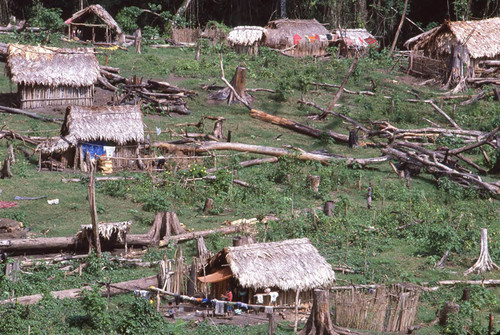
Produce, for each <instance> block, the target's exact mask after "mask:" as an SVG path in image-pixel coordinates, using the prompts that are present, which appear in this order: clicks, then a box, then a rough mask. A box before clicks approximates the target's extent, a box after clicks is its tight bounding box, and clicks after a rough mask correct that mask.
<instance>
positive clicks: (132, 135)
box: [37, 105, 144, 169]
mask: <svg viewBox="0 0 500 335" xmlns="http://www.w3.org/2000/svg"><path fill="white" fill-rule="evenodd" d="M143 141H144V124H143V121H142V111H141V109H140V107H139V106H138V105H124V106H102V107H82V106H71V107H68V108H67V110H66V115H65V117H64V122H63V125H62V127H61V137H59V138H55V139H52V140H50V141H46V142H43V143H41V144H40V145H39V146H38V147H37V151H38V152H40V154H41V155H42V156H43V157H41V159H42V160H47V159H48V158H54V157H55V159H56V160H58V161H61V162H62V165H63V167H64V168H65V167H66V166H67V165H70V166H73V167H76V166H77V165H78V162H80V165H81V163H82V160H83V156H84V154H85V151H83V150H84V149H86V150H87V149H88V150H90V149H89V148H88V147H85V146H89V145H90V146H93V148H92V149H95V147H96V146H100V147H103V146H108V147H112V148H114V149H113V157H114V158H115V159H116V160H117V161H116V162H115V161H113V168H114V169H116V168H120V167H125V166H127V165H128V162H126V161H120V159H121V158H124V157H125V158H129V157H134V158H137V148H138V144H139V143H141V142H143ZM82 146H83V147H84V149H82ZM120 157H121V158H120Z"/></svg>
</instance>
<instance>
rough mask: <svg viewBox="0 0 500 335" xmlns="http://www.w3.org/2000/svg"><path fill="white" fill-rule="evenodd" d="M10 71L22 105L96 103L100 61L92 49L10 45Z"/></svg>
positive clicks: (88, 104) (33, 106) (86, 104)
mask: <svg viewBox="0 0 500 335" xmlns="http://www.w3.org/2000/svg"><path fill="white" fill-rule="evenodd" d="M5 68H6V72H7V75H8V76H9V77H10V79H11V80H12V81H13V82H14V83H16V84H17V92H18V98H19V105H20V107H21V108H38V107H44V106H60V105H66V106H67V105H70V104H71V105H81V106H92V104H93V102H94V84H95V83H96V82H97V78H98V76H99V62H98V60H97V58H96V57H95V55H94V52H93V50H92V49H89V48H78V49H60V48H52V47H45V46H43V47H42V46H31V45H19V44H9V46H8V48H7V63H6V67H5Z"/></svg>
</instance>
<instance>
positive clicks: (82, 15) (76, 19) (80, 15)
mask: <svg viewBox="0 0 500 335" xmlns="http://www.w3.org/2000/svg"><path fill="white" fill-rule="evenodd" d="M92 14H94V15H96V16H97V17H99V18H100V19H101V20H102V21H103V22H104V23H105V24H106V25H107V26H108V27H110V28H111V29H112V30H114V31H115V32H116V33H117V34H123V31H122V29H121V28H120V26H119V25H118V23H117V22H116V21H115V19H114V18H113V17H112V16H111V15H110V14H109V13H108V12H107V11H106V10H105V9H104V8H103V7H102V6H101V5H90V6H88V7H86V8H84V9H81V10H79V11H78V12H76V13H75V14H73V16H72V17H71V18H69V19H68V20H66V24H70V23H80V22H83V21H85V19H86V18H87V17H88V16H89V15H92Z"/></svg>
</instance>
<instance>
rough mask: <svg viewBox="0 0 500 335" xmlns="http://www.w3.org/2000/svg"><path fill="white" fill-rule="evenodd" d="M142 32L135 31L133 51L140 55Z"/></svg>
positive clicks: (139, 30)
mask: <svg viewBox="0 0 500 335" xmlns="http://www.w3.org/2000/svg"><path fill="white" fill-rule="evenodd" d="M141 41H142V30H141V28H139V29H137V30H136V31H135V49H136V51H137V53H138V54H140V53H141Z"/></svg>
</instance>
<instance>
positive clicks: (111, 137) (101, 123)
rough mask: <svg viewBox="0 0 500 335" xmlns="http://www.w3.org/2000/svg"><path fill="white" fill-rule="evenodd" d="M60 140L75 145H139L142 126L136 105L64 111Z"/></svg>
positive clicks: (142, 136)
mask: <svg viewBox="0 0 500 335" xmlns="http://www.w3.org/2000/svg"><path fill="white" fill-rule="evenodd" d="M61 136H63V137H74V138H75V139H77V140H78V141H113V142H116V143H117V144H125V143H127V142H142V141H143V140H144V125H143V122H142V111H141V109H140V108H139V106H138V105H134V106H131V105H124V106H102V107H83V106H71V107H68V108H67V110H66V115H65V117H64V123H63V125H62V128H61Z"/></svg>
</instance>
